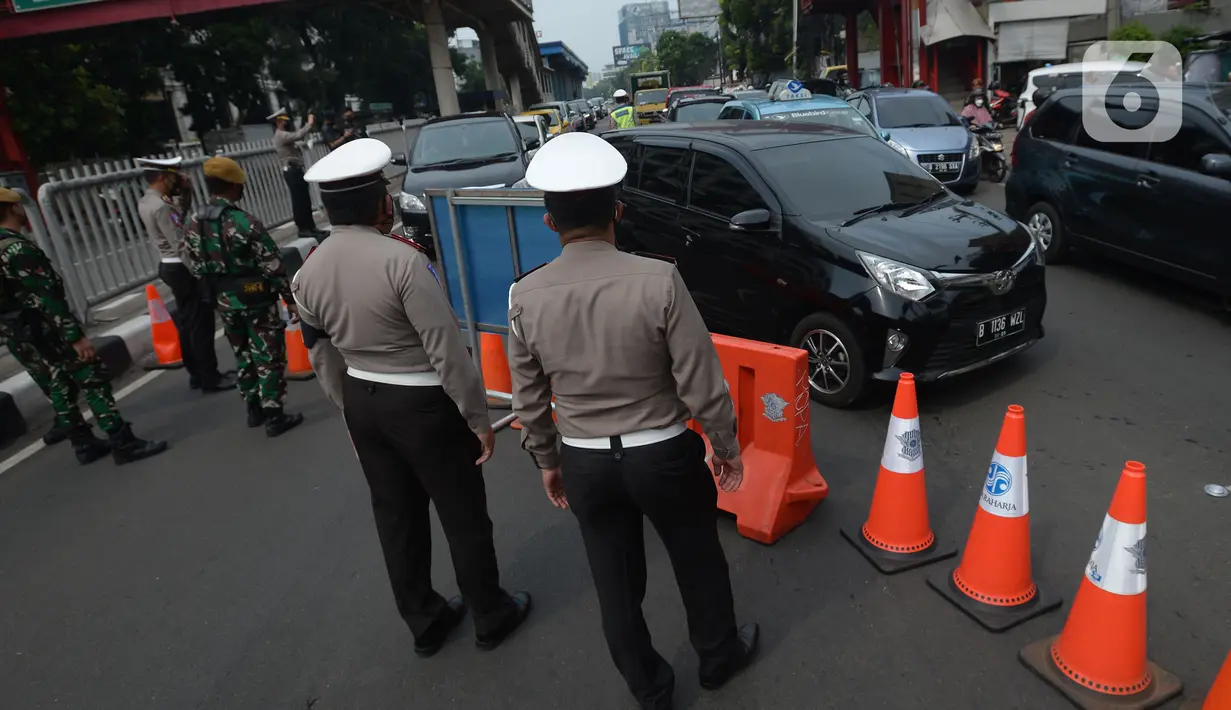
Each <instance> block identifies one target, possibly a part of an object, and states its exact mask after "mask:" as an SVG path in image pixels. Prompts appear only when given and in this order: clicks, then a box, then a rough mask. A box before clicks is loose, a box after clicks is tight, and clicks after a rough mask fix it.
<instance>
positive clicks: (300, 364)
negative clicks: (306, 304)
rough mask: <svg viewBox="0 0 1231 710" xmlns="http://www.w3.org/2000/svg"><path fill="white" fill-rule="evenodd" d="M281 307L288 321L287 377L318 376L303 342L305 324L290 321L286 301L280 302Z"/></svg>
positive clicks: (308, 378)
mask: <svg viewBox="0 0 1231 710" xmlns="http://www.w3.org/2000/svg"><path fill="white" fill-rule="evenodd" d="M279 308H280V309H281V311H282V317H283V319H285V320H286V321H287V325H286V379H288V380H310V379H312V378H313V377H316V373H315V372H313V371H312V361H311V360H309V359H308V348H307V346H306V345H304V344H303V326H301V325H300V324H299V321H296V322H294V323H291V322H290V313H289V312H287V310H286V304H285V303H280V304H279Z"/></svg>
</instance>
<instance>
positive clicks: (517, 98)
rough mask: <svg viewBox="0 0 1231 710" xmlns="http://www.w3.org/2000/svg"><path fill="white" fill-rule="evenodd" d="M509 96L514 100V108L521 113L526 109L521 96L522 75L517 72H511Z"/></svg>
mask: <svg viewBox="0 0 1231 710" xmlns="http://www.w3.org/2000/svg"><path fill="white" fill-rule="evenodd" d="M509 98H510V99H512V101H513V110H514V111H516V112H518V113H521V112H522V111H524V110H526V109H525V106H524V105H523V103H524V102H523V101H522V98H521V77H520V76H518V75H517V73H516V72H514V73H512V74H509Z"/></svg>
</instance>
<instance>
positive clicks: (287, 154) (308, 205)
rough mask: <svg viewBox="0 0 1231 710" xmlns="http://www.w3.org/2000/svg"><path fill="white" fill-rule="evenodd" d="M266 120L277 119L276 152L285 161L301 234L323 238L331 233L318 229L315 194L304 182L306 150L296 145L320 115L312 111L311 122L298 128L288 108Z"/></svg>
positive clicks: (296, 224) (292, 202) (297, 224)
mask: <svg viewBox="0 0 1231 710" xmlns="http://www.w3.org/2000/svg"><path fill="white" fill-rule="evenodd" d="M265 120H267V121H273V122H274V141H273V142H274V152H276V153H277V154H278V162H280V163H282V179H283V180H285V181H286V189H287V190H288V191H290V193H291V214H292V215H293V216H294V219H295V226H296V227H299V236H300V237H302V238H309V239H317V240H321V241H323V240H324V239H325V237H328V236H329V233H328V232H325V231H323V230H321V229H317V227H316V220H315V219H313V218H312V194H311V193H310V192H308V184H307V183H306V182H304V172H303V153H301V152H300V151H299V146H297V145H295V144H296V143H298V142H299V141H301V140H303V139H304V137H305V136H307V135H308V133H309V132H311V131H312V129H313V127H315V125H316V116H313V115H311V114H309V115H308V121H307V123H305V124H303V127H301V128H300V129H299V130H297V131H296V130H292V129H291V114H290V112H289V111H287V110H286V109H285V108H281V109H278V110H277V111H275V112H274V113H271V114H270V115H268V116H266V117H265Z"/></svg>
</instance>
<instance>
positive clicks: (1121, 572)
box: [1086, 515, 1146, 596]
mask: <svg viewBox="0 0 1231 710" xmlns="http://www.w3.org/2000/svg"><path fill="white" fill-rule="evenodd" d="M1086 579H1088V580H1090V581H1091V582H1092V583H1093V584H1094V586H1096V587H1098V588H1099V589H1102V590H1103V591H1105V592H1111V593H1112V594H1119V595H1121V596H1130V595H1133V594H1141V593H1142V592H1144V591H1145V590H1146V524H1145V523H1139V524H1136V525H1133V524H1129V523H1122V522H1120V521H1119V520H1116V519H1115V518H1113V517H1111V516H1110V515H1108V516H1107V517H1106V518H1104V519H1103V529H1102V530H1100V531H1099V534H1098V540H1096V541H1095V543H1094V551H1093V552H1091V553H1090V562H1089V563H1088V564H1087V565H1086Z"/></svg>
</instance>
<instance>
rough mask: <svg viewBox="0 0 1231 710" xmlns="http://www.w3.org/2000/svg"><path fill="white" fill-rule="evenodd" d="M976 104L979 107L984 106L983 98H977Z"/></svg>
mask: <svg viewBox="0 0 1231 710" xmlns="http://www.w3.org/2000/svg"><path fill="white" fill-rule="evenodd" d="M975 106H976V107H977V108H983V99H975Z"/></svg>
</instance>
